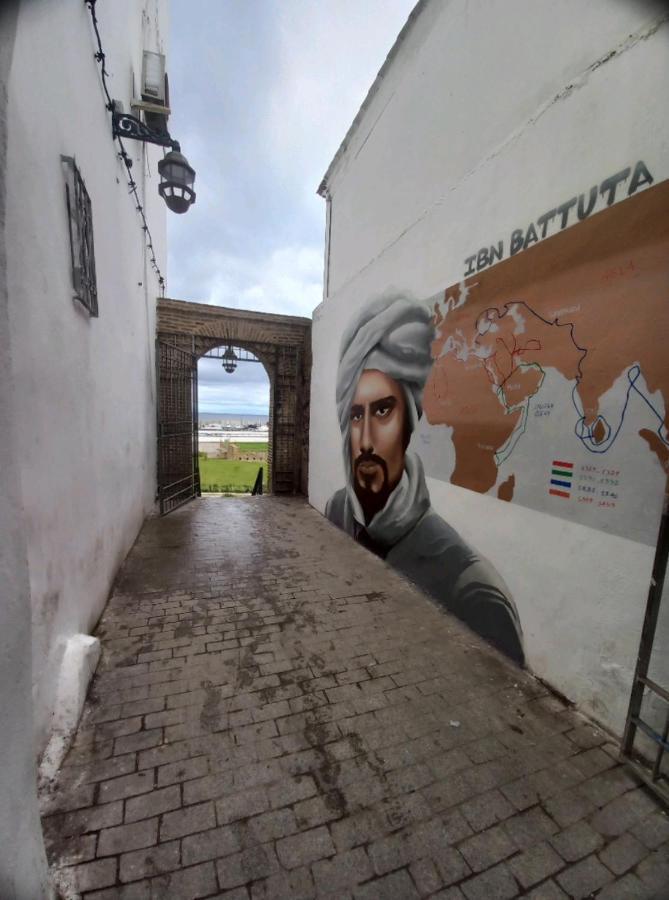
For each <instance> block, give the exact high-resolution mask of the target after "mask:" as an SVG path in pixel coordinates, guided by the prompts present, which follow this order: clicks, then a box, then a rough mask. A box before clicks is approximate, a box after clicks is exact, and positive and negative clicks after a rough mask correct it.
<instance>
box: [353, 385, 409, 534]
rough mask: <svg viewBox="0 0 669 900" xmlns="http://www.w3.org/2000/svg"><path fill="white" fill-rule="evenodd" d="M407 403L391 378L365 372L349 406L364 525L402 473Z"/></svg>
mask: <svg viewBox="0 0 669 900" xmlns="http://www.w3.org/2000/svg"><path fill="white" fill-rule="evenodd" d="M405 451H406V400H405V397H404V391H403V390H402V387H401V386H400V384H398V382H397V381H395V379H394V378H390V377H389V376H388V375H384V374H383V372H379V371H378V370H377V369H366V370H365V371H364V372H363V373H362V375H361V376H360V379H359V381H358V385H357V388H356V391H355V396H354V397H353V401H352V403H351V464H352V466H353V486H354V488H355V492H356V495H357V497H358V499H359V500H360V504H361V506H362V508H363V511H364V513H365V518H366V520H367V522H369V521H370V519H371V518H372V516H373V515H375V513H376V512H378V510H379V509H382V508H383V507H384V506H385V503H386V500H387V499H388V496H389V495H390V493H391V491H393V490H394V488H395V487H396V486H397V483H398V482H399V480H400V478H401V477H402V472H403V471H404V454H405Z"/></svg>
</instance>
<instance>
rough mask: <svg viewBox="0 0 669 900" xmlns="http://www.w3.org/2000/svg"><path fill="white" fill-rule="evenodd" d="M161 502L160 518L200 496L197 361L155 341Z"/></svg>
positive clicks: (186, 351) (159, 492) (179, 350)
mask: <svg viewBox="0 0 669 900" xmlns="http://www.w3.org/2000/svg"><path fill="white" fill-rule="evenodd" d="M156 368H157V379H156V380H157V396H158V402H157V415H158V500H159V502H160V514H161V516H164V515H166V514H167V513H169V512H171V511H172V510H173V509H176V508H177V507H178V506H181V505H182V504H184V503H187V502H188V501H189V500H192V499H193V498H194V497H199V496H200V470H199V465H198V455H197V452H198V425H199V423H198V407H197V358H196V356H195V354H194V353H192V352H191V351H188V350H184V349H182V348H181V347H177V346H176V345H174V344H169V343H167V342H166V341H162V340H160V339H158V340H157V341H156Z"/></svg>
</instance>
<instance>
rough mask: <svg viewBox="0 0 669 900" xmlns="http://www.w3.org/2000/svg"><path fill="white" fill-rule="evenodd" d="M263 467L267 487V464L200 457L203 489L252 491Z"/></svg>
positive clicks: (264, 481) (264, 485) (201, 485)
mask: <svg viewBox="0 0 669 900" xmlns="http://www.w3.org/2000/svg"><path fill="white" fill-rule="evenodd" d="M265 446H266V445H265ZM260 466H262V467H263V487H265V488H266V487H267V464H266V463H260V462H244V461H241V460H239V461H238V460H236V459H203V458H202V457H200V487H201V488H202V491H215V492H219V491H222V492H224V493H225V492H227V491H231V492H234V491H237V492H240V493H243V492H244V491H250V490H251V488H252V487H253V485H254V483H255V480H256V477H257V475H258V469H259V467H260Z"/></svg>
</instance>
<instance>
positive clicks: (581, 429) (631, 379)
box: [571, 365, 669, 453]
mask: <svg viewBox="0 0 669 900" xmlns="http://www.w3.org/2000/svg"><path fill="white" fill-rule="evenodd" d="M626 375H627V382H628V384H627V390H626V392H625V402H624V403H623V406H622V409H621V411H620V421H619V422H618V426H617V428H616V429H615V431H613V432H612V430H611V426H610V425H609V423H608V421H607V420H606V418H605V417H604V416H601V415H599V416H597V418H596V419H595V421H594V422H593V424H592V425H586V424H585V416H584V415H583V410H582V408H581V407H580V403H579V400H578V399H577V397H578V386H579V384H580V379H579V380H578V381H577V382H576V384H575V385H574V388H573V390H572V393H571V399H572V403H573V404H574V409H575V410H576V412H577V413H578V416H579V418H578V421H577V422H576V425H575V426H574V434H575V435H576V437H577V438H578V439H579V441H580V442H581V444H582V445H583V446H584V447H585V449H586V450H588V451H589V452H590V453H606V452H607V451H608V450H610V449H611V447H612V446H613V444H614V443H615V440H616V438H617V437H618V435H619V434H620V431H621V429H622V427H623V423H624V421H625V414H626V412H627V407H628V405H629V401H630V397H631V396H632V392H634V393H635V394H637V395H638V396H639V397H641V399H642V400H643V402H644V403H645V404H646V406H647V407H648V408H649V409H650V411H651V412H652V413H653V415H654V416H655V417H656V419H657V420H658V422H659V424H658V426H657V429H656V431H655V433H656V434H657V436H658V437H659V439H660V440H661V441H662V443H663V444H664V445H665V447H669V440H668V439H667V437H666V436H663V435H662V426H663V425H664V419H663V417H662V414H661V413H660V412H658V410H657V409H655V407H654V406H653V404H652V403H651V401H650V400H649V398H648V397H646V395H645V394H644V392H643V391H641V390H639V388H638V387H637V384H636V383H637V381H638V380H639V379H640V378H641V376H642V371H641V366H639V365H633V366H631V367H630V368H629V369H628V370H627V372H626ZM598 424H601V425H602V427H603V428H604V429H606V434H605V436H604V437H603V438H601V440H597V438H596V437H595V435H594V434H593V431H594V429H595V428H596V427H597V425H598ZM603 444H606V446H602V445H603Z"/></svg>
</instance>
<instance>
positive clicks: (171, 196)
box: [158, 141, 195, 213]
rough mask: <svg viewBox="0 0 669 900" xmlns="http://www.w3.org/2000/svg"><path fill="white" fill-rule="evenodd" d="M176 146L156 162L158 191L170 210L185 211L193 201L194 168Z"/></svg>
mask: <svg viewBox="0 0 669 900" xmlns="http://www.w3.org/2000/svg"><path fill="white" fill-rule="evenodd" d="M174 143H175V144H176V143H177V142H176V141H175V142H174ZM178 146H179V145H178V144H177V149H174V150H170V152H169V153H166V154H165V156H164V157H163V158H162V159H161V160H160V162H159V163H158V172H159V174H160V184H159V185H158V193H159V194H160V196H161V197H162V198H163V200H164V201H165V203H167V207H168V209H171V210H172V212H175V213H185V212H186V210H187V209H188V208H189V206H190V205H191V204H192V203H195V191H194V190H193V182H194V181H195V169H194V168H193V167H192V166H191V165H190V164H189V162H188V160H187V159H186V157H185V156H184V155H183V153H181V152H180V151H179V150H178Z"/></svg>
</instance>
